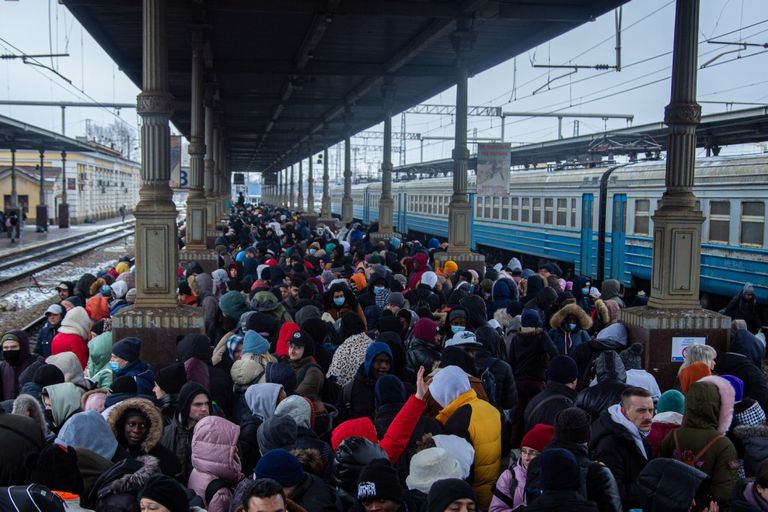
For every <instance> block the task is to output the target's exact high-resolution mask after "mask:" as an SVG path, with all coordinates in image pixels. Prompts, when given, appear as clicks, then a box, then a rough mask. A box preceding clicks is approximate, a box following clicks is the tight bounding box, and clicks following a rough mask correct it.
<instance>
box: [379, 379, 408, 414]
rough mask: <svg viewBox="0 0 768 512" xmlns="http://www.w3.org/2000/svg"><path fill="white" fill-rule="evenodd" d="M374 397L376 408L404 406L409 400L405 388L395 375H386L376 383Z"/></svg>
mask: <svg viewBox="0 0 768 512" xmlns="http://www.w3.org/2000/svg"><path fill="white" fill-rule="evenodd" d="M374 396H375V399H376V400H375V401H376V408H379V407H381V406H382V405H387V404H404V403H405V400H406V398H407V394H406V392H405V386H403V383H402V381H401V380H400V379H398V378H397V377H395V376H394V375H384V376H383V377H380V378H379V379H378V380H377V381H376V385H375V386H374Z"/></svg>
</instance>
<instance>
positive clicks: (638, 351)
mask: <svg viewBox="0 0 768 512" xmlns="http://www.w3.org/2000/svg"><path fill="white" fill-rule="evenodd" d="M619 357H620V358H621V362H622V363H624V368H625V369H627V370H642V368H643V346H642V345H641V344H640V343H633V344H632V345H630V347H629V348H626V349H624V350H622V351H621V352H619Z"/></svg>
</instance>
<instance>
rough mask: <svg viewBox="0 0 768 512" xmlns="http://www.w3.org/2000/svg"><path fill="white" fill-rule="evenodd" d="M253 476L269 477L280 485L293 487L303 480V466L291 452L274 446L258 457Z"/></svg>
mask: <svg viewBox="0 0 768 512" xmlns="http://www.w3.org/2000/svg"><path fill="white" fill-rule="evenodd" d="M253 476H254V478H256V479H259V478H271V479H272V480H274V481H275V482H277V483H279V484H280V485H281V486H282V487H293V486H295V485H298V484H300V483H301V482H302V481H303V480H304V468H303V467H302V465H301V462H299V459H297V458H296V457H295V456H294V455H293V454H291V452H289V451H288V450H284V449H283V448H276V449H274V450H272V451H270V452H269V453H267V454H266V455H264V456H263V457H262V458H261V459H259V462H258V464H256V469H255V470H254V472H253Z"/></svg>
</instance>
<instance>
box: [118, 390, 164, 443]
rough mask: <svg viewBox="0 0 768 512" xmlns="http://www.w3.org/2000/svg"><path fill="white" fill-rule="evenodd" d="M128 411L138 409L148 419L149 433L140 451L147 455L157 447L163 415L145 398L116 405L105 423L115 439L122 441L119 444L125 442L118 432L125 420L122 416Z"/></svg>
mask: <svg viewBox="0 0 768 512" xmlns="http://www.w3.org/2000/svg"><path fill="white" fill-rule="evenodd" d="M129 409H138V410H139V411H141V412H142V413H143V414H144V415H145V416H146V417H147V418H149V423H150V424H149V432H148V433H147V438H146V439H145V440H144V442H143V443H141V450H142V451H143V452H144V453H149V452H150V451H152V450H153V449H154V448H155V446H157V443H159V442H160V437H161V436H162V435H163V415H162V413H161V412H160V410H159V409H158V408H157V407H155V406H154V404H153V403H152V402H150V401H149V400H147V399H146V398H129V399H127V400H123V401H122V402H120V403H119V404H117V405H116V406H115V407H114V409H112V411H111V412H110V413H109V419H108V420H107V423H109V427H110V428H111V429H112V433H113V434H114V435H115V439H117V440H118V441H121V440H122V442H121V444H122V443H124V442H125V438H124V436H123V433H122V432H119V430H120V429H121V428H122V422H123V420H124V419H125V418H124V415H125V413H126V412H127V411H128V410H129Z"/></svg>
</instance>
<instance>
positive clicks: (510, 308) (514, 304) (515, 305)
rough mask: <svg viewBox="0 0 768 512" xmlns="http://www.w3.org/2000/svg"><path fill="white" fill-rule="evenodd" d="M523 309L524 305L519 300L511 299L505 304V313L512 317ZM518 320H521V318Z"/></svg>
mask: <svg viewBox="0 0 768 512" xmlns="http://www.w3.org/2000/svg"><path fill="white" fill-rule="evenodd" d="M524 309H525V305H524V304H523V303H522V302H520V301H519V300H512V301H509V304H507V314H508V315H509V316H511V317H513V318H514V317H516V316H517V315H520V314H522V313H523V310H524ZM520 320H521V321H522V318H521V319H520Z"/></svg>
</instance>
